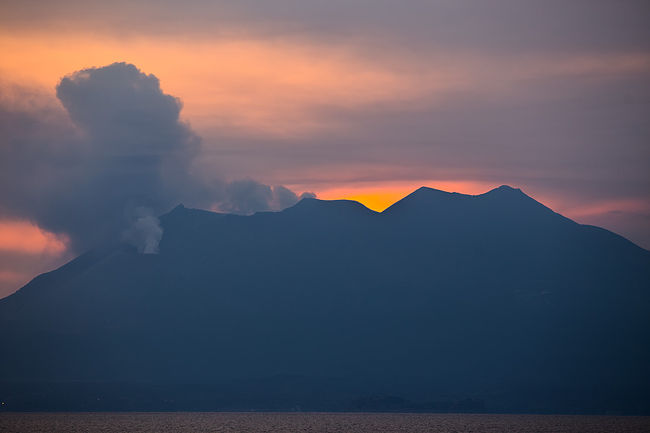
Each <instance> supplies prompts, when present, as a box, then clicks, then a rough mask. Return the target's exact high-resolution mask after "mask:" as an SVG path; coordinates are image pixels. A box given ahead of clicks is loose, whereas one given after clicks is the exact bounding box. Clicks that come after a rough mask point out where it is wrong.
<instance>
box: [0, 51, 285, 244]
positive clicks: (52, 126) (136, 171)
mask: <svg viewBox="0 0 650 433" xmlns="http://www.w3.org/2000/svg"><path fill="white" fill-rule="evenodd" d="M24 93H25V92H23V94H21V91H20V90H18V91H16V90H14V91H13V94H14V95H17V97H14V98H8V97H6V98H3V99H2V102H3V103H2V104H0V110H2V111H1V112H0V114H1V115H0V119H1V120H0V122H1V123H0V126H1V129H0V132H1V133H2V137H3V138H2V140H3V142H2V146H0V159H1V161H2V163H1V164H2V167H1V169H0V214H2V215H4V216H8V217H18V218H27V219H30V220H33V221H35V222H36V223H38V224H39V226H41V227H43V228H45V229H47V230H50V231H53V232H56V233H65V234H67V235H68V236H69V237H70V240H71V242H72V248H73V249H74V250H75V251H77V252H78V251H82V250H84V249H87V248H90V247H93V246H95V245H97V244H100V243H102V242H105V241H107V240H111V239H116V238H119V237H120V236H122V237H123V238H124V239H126V240H129V241H130V242H132V243H134V244H136V246H138V248H139V249H140V251H142V252H145V253H151V252H155V251H156V250H157V242H158V241H159V240H160V236H161V232H160V230H159V226H158V225H157V220H156V217H155V216H156V215H158V214H160V213H162V212H164V211H166V210H169V209H170V208H172V207H173V206H174V205H176V204H178V203H179V202H181V201H183V202H185V203H188V204H190V205H195V206H199V207H216V208H219V209H223V210H225V211H229V212H236V213H252V212H255V211H261V210H279V209H282V208H284V207H287V206H290V205H292V204H294V203H296V201H297V200H298V197H297V196H296V194H294V193H293V192H291V191H289V190H288V189H286V188H284V187H281V186H276V187H269V186H267V185H263V184H261V183H259V182H256V181H253V180H246V181H235V182H232V183H229V182H226V181H224V180H219V178H217V179H216V180H215V179H211V180H210V182H207V181H205V180H204V179H203V178H201V177H199V176H194V175H193V174H192V162H193V160H194V159H195V158H196V156H197V155H198V152H199V150H200V140H199V138H198V136H197V135H196V134H194V132H193V131H192V130H191V128H190V127H189V125H188V124H186V123H183V122H182V121H181V120H180V118H179V113H180V110H181V103H180V101H179V100H178V99H176V98H174V97H172V96H170V95H166V94H164V93H163V92H162V91H161V89H160V84H159V82H158V79H157V78H156V77H155V76H153V75H146V74H143V73H142V72H140V71H139V70H138V69H137V68H136V67H135V66H133V65H129V64H125V63H115V64H112V65H109V66H106V67H102V68H91V69H85V70H82V71H79V72H76V73H74V74H71V75H69V76H67V77H65V78H63V79H62V80H61V82H60V83H59V85H58V86H57V97H58V99H59V100H60V102H61V104H62V105H63V107H64V109H65V112H63V111H62V110H61V109H60V108H57V106H56V105H54V104H52V103H41V106H40V107H38V108H36V109H35V108H34V104H22V106H20V104H17V102H16V101H21V100H24V97H23V96H24ZM33 99H34V100H35V101H39V100H40V99H39V97H38V96H37V95H36V96H33Z"/></svg>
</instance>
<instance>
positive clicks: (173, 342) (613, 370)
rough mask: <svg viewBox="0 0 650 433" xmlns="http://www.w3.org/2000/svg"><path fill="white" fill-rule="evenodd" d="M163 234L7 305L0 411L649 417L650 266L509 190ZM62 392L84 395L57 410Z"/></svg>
mask: <svg viewBox="0 0 650 433" xmlns="http://www.w3.org/2000/svg"><path fill="white" fill-rule="evenodd" d="M161 223H162V225H163V228H164V236H163V239H162V241H161V244H160V254H157V255H142V254H137V252H135V251H134V250H132V249H130V248H128V247H124V246H115V247H107V248H106V249H105V250H103V251H96V252H91V253H88V254H86V255H83V256H81V257H79V258H78V259H76V260H74V261H72V262H71V263H69V264H68V265H66V266H63V267H62V268H60V269H58V270H56V271H54V272H51V273H48V274H45V275H43V276H40V277H37V278H36V279H35V280H34V281H32V282H31V283H30V284H28V285H27V286H25V287H24V288H23V289H21V290H20V291H18V292H17V293H16V294H14V295H12V296H10V297H8V298H6V299H3V300H1V301H0V321H1V323H0V324H1V325H2V329H3V330H4V332H3V333H2V337H1V341H0V347H3V348H4V350H6V355H5V356H3V357H2V359H1V360H0V380H2V381H4V383H5V389H8V390H9V391H7V393H6V394H5V395H0V397H2V398H4V399H7V400H10V401H13V402H14V403H12V404H15V405H16V407H18V408H48V407H50V408H68V409H69V408H73V409H74V408H76V409H83V408H85V407H88V408H99V409H101V408H103V407H110V408H123V409H124V408H126V409H130V408H133V409H143V408H153V409H164V408H168V409H249V408H251V407H252V408H258V409H265V408H266V409H269V408H271V409H284V410H287V409H291V408H292V407H294V406H296V405H299V406H300V407H302V408H304V409H319V410H324V409H329V410H333V409H337V410H338V409H358V408H359V407H361V408H364V410H367V409H368V408H367V407H366V405H367V404H368V402H369V401H370V402H380V403H377V404H379V406H381V405H382V404H385V403H382V402H386V401H401V402H402V403H399V404H400V407H399V409H400V410H476V409H480V408H481V407H482V406H481V405H482V404H484V408H485V409H486V410H508V411H518V410H522V411H561V412H569V411H587V412H599V411H623V412H630V413H631V412H647V411H648V410H650V395H649V394H648V392H650V372H649V371H648V367H647V366H648V365H650V314H649V313H650V292H649V289H650V253H648V252H647V251H645V250H643V249H641V248H639V247H637V246H635V245H634V244H632V243H630V242H629V241H627V240H625V239H623V238H621V237H620V236H618V235H615V234H613V233H611V232H608V231H606V230H603V229H599V228H595V227H589V226H582V225H579V224H577V223H575V222H573V221H571V220H569V219H567V218H564V217H562V216H561V215H559V214H556V213H554V212H553V211H551V210H550V209H548V208H546V207H545V206H543V205H541V204H540V203H538V202H536V201H535V200H533V199H532V198H530V197H528V196H526V195H525V194H524V193H522V192H521V191H520V190H516V189H512V188H509V187H505V186H504V187H500V188H498V189H496V190H493V191H490V192H489V193H486V194H482V195H479V196H467V195H462V194H449V193H445V192H442V191H436V190H432V189H429V188H421V189H419V190H417V191H415V192H414V193H412V194H411V195H409V196H407V197H405V198H404V199H403V200H401V201H400V202H398V203H396V204H395V205H393V206H391V207H390V208H389V209H387V210H386V211H384V212H383V213H376V212H373V211H371V210H369V209H367V208H365V207H363V206H362V205H360V204H358V203H355V202H350V201H343V200H341V201H322V200H316V199H305V200H303V201H301V202H300V203H298V204H297V205H296V206H294V207H292V208H289V209H286V210H285V211H283V212H278V213H258V214H255V215H252V216H236V215H222V214H215V213H211V212H205V211H199V210H193V209H186V208H184V207H182V206H179V207H177V208H175V209H174V210H173V211H171V212H170V213H168V214H166V215H164V216H162V217H161ZM70 384H76V385H74V386H72V385H70ZM79 384H81V385H83V386H82V390H81V391H80V390H79V389H78V387H79V386H81V385H79ZM116 384H117V385H116ZM71 386H72V389H73V391H71V390H70V389H71V388H70V387H71ZM75 386H76V388H75ZM44 389H45V391H44ZM47 390H49V391H47ZM1 393H2V391H0V394H1ZM64 394H65V395H68V396H70V395H72V396H76V397H74V398H72V397H70V398H71V400H70V401H69V402H68V403H66V404H63V403H60V404H59V406H57V404H55V402H56V401H62V400H60V399H59V400H57V398H60V396H61V395H64ZM96 394H97V395H99V397H98V398H100V399H101V398H104V399H107V401H109V402H110V403H105V404H104V406H102V405H101V404H99V403H96V400H94V399H95V397H96ZM35 395H36V396H39V395H40V396H43V395H45V396H46V397H40V399H39V398H37V397H35ZM89 396H91V397H92V398H91V397H89ZM382 396H385V397H386V398H384V397H382ZM388 396H399V397H400V398H404V399H407V400H406V401H408V402H409V403H404V400H400V399H397V400H395V399H391V398H388ZM91 401H92V403H91ZM355 402H357V403H355ZM358 402H363V403H362V404H361V403H358ZM463 402H465V403H463ZM358 404H361V406H359V407H357V406H356V405H358ZM84 405H86V406H84ZM106 405H108V406H106ZM379 406H378V407H379ZM381 408H383V409H384V410H386V408H385V407H383V406H382V407H381ZM445 408H446V409H445ZM463 408H464V409H463ZM388 409H390V407H389V408H388Z"/></svg>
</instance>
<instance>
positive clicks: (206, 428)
mask: <svg viewBox="0 0 650 433" xmlns="http://www.w3.org/2000/svg"><path fill="white" fill-rule="evenodd" d="M0 432H110V433H114V432H115V433H117V432H120V433H121V432H163V433H164V432H179V433H180V432H242V433H245V432H255V433H258V432H310V433H320V432H323V433H325V432H327V433H330V432H347V433H366V432H368V433H370V432H372V433H376V432H386V433H391V432H415V433H417V432H432V433H437V432H439V433H465V432H467V433H469V432H472V433H478V432H499V433H501V432H512V433H520V432H521V433H524V432H525V433H529V432H543V433H545V432H549V433H550V432H553V433H565V432H566V433H573V432H576V433H578V432H580V433H591V432H603V433H605V432H607V433H623V432H643V433H647V432H650V417H614V416H569V415H562V416H557V415H465V414H459V415H453V414H452V415H449V414H444V415H442V414H370V413H221V412H219V413H215V412H209V413H198V412H174V413H0Z"/></svg>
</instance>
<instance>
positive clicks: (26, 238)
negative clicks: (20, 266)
mask: <svg viewBox="0 0 650 433" xmlns="http://www.w3.org/2000/svg"><path fill="white" fill-rule="evenodd" d="M65 249H66V240H65V237H63V236H58V235H55V234H54V233H50V232H47V231H45V230H43V229H41V228H39V227H38V226H36V225H34V224H32V223H30V222H27V221H7V220H5V221H0V250H3V251H13V252H17V253H23V254H49V255H57V254H61V253H62V252H64V251H65Z"/></svg>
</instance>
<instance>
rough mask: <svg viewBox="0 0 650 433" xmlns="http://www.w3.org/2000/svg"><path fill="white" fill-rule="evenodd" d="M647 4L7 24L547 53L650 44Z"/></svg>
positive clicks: (549, 2)
mask: <svg viewBox="0 0 650 433" xmlns="http://www.w3.org/2000/svg"><path fill="white" fill-rule="evenodd" d="M649 11H650V6H649V5H648V2H647V1H645V0H574V1H564V0H491V1H490V2H482V1H475V0H435V1H433V0H409V1H406V2H404V1H399V0H330V1H322V0H268V1H264V2H261V1H259V0H240V1H237V2H233V1H229V0H188V1H185V2H178V1H174V0H168V1H154V0H115V1H112V2H104V1H99V0H90V1H87V0H56V1H49V2H42V1H39V0H23V1H20V2H10V1H3V2H2V12H3V13H2V14H0V25H2V27H4V28H7V29H14V28H17V27H18V28H25V27H31V28H39V29H42V28H65V29H66V30H69V29H74V28H75V27H82V29H85V30H91V31H93V32H105V33H114V32H116V31H117V32H119V33H120V34H121V35H124V34H126V35H129V34H143V33H148V34H154V35H159V34H179V33H182V34H193V35H196V34H197V33H200V34H213V35H217V36H223V37H233V36H235V37H241V36H253V37H258V36H262V37H264V38H266V39H269V38H273V37H283V38H284V37H290V38H308V39H310V40H312V41H313V40H321V41H326V42H332V41H334V40H338V41H344V42H345V43H346V44H348V45H349V44H351V43H354V44H359V45H362V46H365V47H366V48H368V47H374V48H376V49H378V50H382V51H384V52H385V51H386V49H387V48H393V49H400V50H413V49H418V50H420V49H423V48H444V49H447V50H467V49H469V50H472V51H486V50H487V51H490V52H493V53H494V52H513V51H516V52H520V53H521V52H525V53H530V52H531V51H534V52H545V53H548V52H557V51H564V52H576V51H579V52H584V51H602V50H606V51H616V50H621V49H626V50H636V51H639V50H648V49H649V48H650V29H649V28H648V25H647V16H648V13H649ZM70 16H75V17H76V20H75V21H74V22H71V21H70Z"/></svg>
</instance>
